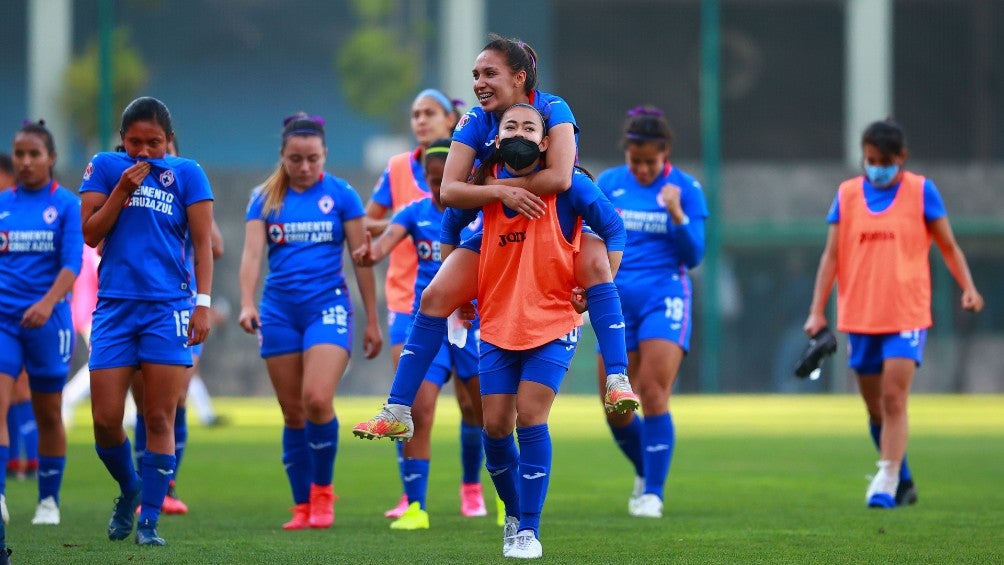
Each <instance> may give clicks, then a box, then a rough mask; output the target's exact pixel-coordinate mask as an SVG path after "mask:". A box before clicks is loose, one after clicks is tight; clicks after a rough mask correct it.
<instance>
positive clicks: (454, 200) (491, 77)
mask: <svg viewBox="0 0 1004 565" xmlns="http://www.w3.org/2000/svg"><path fill="white" fill-rule="evenodd" d="M473 76H474V93H475V94H476V95H477V97H478V102H479V103H480V107H478V108H473V109H472V110H471V111H470V112H468V113H467V114H465V115H464V116H463V117H462V118H461V119H460V122H459V123H458V124H457V128H456V130H455V131H454V134H453V144H452V145H451V147H450V156H449V158H448V159H447V162H446V170H445V172H444V174H443V175H444V176H443V195H442V196H443V203H444V204H446V205H447V206H455V207H459V208H477V207H480V206H482V205H484V204H487V203H489V202H493V201H497V200H499V199H501V201H502V203H503V204H505V205H506V206H508V207H509V208H510V209H512V210H516V211H517V212H519V213H521V214H523V215H525V216H527V218H530V219H534V218H537V217H540V216H542V215H543V213H544V211H545V210H544V208H543V201H542V200H541V197H539V196H537V195H536V194H534V192H531V190H533V191H538V192H540V193H541V194H544V195H547V194H557V193H559V192H562V191H564V190H567V189H568V187H569V186H570V183H571V178H572V175H573V173H572V171H573V166H574V164H575V161H576V153H577V148H576V131H577V126H576V125H575V118H574V117H573V116H572V112H571V110H570V109H569V108H568V105H567V104H566V103H565V101H564V100H562V99H561V98H559V97H557V96H554V95H552V94H547V93H545V92H541V91H539V90H536V89H535V86H536V82H537V54H536V52H535V51H534V50H533V48H532V47H530V46H529V45H527V44H525V43H523V42H522V41H519V40H515V39H507V38H502V37H499V36H496V35H492V36H491V41H490V42H489V43H488V44H487V45H485V47H484V49H483V50H482V51H481V53H480V54H479V55H478V57H477V59H476V60H475V63H474V69H473ZM516 103H525V104H530V105H532V106H534V107H536V108H537V109H538V110H539V111H540V112H541V113H542V114H543V115H544V118H545V123H546V124H547V128H548V135H549V137H550V139H551V149H550V150H549V151H548V156H547V161H546V167H545V168H543V169H541V170H540V171H537V172H535V173H533V174H531V175H529V176H528V177H526V178H525V179H524V178H520V179H503V180H495V179H493V182H492V183H489V184H487V185H485V186H475V185H472V184H469V183H468V182H467V178H468V176H469V173H470V171H471V168H472V166H473V165H474V163H475V160H480V161H484V160H485V159H487V157H488V155H489V154H490V153H491V148H492V147H493V145H494V141H493V140H494V138H495V136H496V134H497V133H498V128H499V119H500V115H501V113H502V112H503V111H504V110H505V109H506V108H508V107H510V106H511V105H513V104H516ZM523 187H526V188H523ZM527 188H529V189H530V190H528V189H527ZM444 243H447V244H451V245H455V244H456V243H457V242H456V241H444ZM609 259H610V258H609V257H608V250H607V247H605V246H604V243H603V242H602V241H600V240H599V239H598V238H595V237H593V236H586V237H584V238H583V244H582V249H581V252H580V254H579V255H578V256H577V258H576V260H575V275H576V280H577V281H578V283H579V286H581V287H584V288H586V291H585V292H586V294H587V295H588V298H589V308H590V318H591V320H592V325H593V329H594V331H596V334H597V341H598V342H599V344H600V349H601V351H602V354H603V358H604V360H605V363H606V371H607V375H608V379H607V382H606V387H605V390H606V394H605V401H604V404H605V406H606V408H607V410H610V411H618V412H623V411H629V410H635V409H637V408H638V405H639V403H638V397H637V395H635V394H634V392H632V391H631V387H630V384H629V382H628V379H627V376H626V371H627V353H626V351H625V349H624V319H623V316H622V314H621V305H620V298H619V296H618V295H617V289H616V287H614V285H613V282H612V281H613V277H612V273H613V272H616V267H617V263H616V262H614V263H610V262H609ZM477 262H478V256H477V254H476V253H473V252H470V251H469V250H465V249H463V248H461V249H458V250H457V252H456V253H451V254H450V255H449V257H448V258H447V260H446V261H444V262H443V266H442V268H441V269H440V271H439V273H437V274H436V277H435V278H433V280H432V282H431V283H430V284H429V286H428V287H427V288H426V290H425V292H424V293H423V294H422V302H421V305H420V308H419V313H418V314H417V315H416V316H415V322H414V327H415V329H416V331H412V332H411V334H409V337H408V342H407V343H406V345H405V347H404V351H407V352H408V354H407V355H404V356H403V357H402V358H401V361H400V365H399V366H398V370H397V371H396V372H395V375H394V383H393V385H392V386H391V391H390V396H389V398H388V400H387V404H386V405H385V406H384V409H383V410H381V411H380V413H379V414H377V416H375V417H374V418H372V419H371V420H369V421H366V422H362V423H360V424H357V425H356V426H355V427H354V428H353V433H354V434H356V435H357V436H358V437H363V438H370V439H373V438H381V437H389V438H394V439H408V438H410V437H411V435H412V426H413V424H412V417H411V408H410V407H411V403H412V402H413V400H414V398H415V394H416V393H417V391H418V387H419V385H420V384H421V381H422V375H424V374H425V371H426V370H427V369H428V367H429V364H430V363H431V362H432V358H433V357H434V356H435V354H436V352H437V351H439V346H440V343H441V342H442V339H443V336H444V335H446V317H447V316H449V315H450V313H452V312H453V311H454V310H456V309H457V308H458V307H459V306H461V305H463V304H465V303H466V302H469V301H470V300H471V299H473V298H474V296H475V294H476V288H477V273H478V271H477ZM611 266H613V269H611Z"/></svg>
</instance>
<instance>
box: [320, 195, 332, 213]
mask: <svg viewBox="0 0 1004 565" xmlns="http://www.w3.org/2000/svg"><path fill="white" fill-rule="evenodd" d="M317 207H318V208H320V209H321V212H323V213H325V214H327V213H328V212H330V211H331V209H332V208H334V207H335V201H334V199H332V198H331V196H329V195H327V194H325V195H324V196H322V197H321V198H320V199H319V200H318V201H317Z"/></svg>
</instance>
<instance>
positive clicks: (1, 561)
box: [0, 547, 14, 565]
mask: <svg viewBox="0 0 1004 565" xmlns="http://www.w3.org/2000/svg"><path fill="white" fill-rule="evenodd" d="M11 553H14V552H13V551H11V550H10V548H9V547H4V548H2V549H0V565H10V564H11V560H10V554H11Z"/></svg>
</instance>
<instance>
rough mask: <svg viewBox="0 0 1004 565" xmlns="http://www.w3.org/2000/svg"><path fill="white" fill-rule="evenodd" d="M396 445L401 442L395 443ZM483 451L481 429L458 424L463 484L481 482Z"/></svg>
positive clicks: (461, 423) (462, 423) (470, 425)
mask: <svg viewBox="0 0 1004 565" xmlns="http://www.w3.org/2000/svg"><path fill="white" fill-rule="evenodd" d="M396 443H398V445H400V444H401V442H396ZM483 453H484V449H482V446H481V428H480V427H479V426H475V425H472V424H467V423H464V422H463V421H461V422H460V463H461V467H463V479H462V481H463V482H464V483H465V484H471V483H480V482H481V461H482V459H483V457H482V454H483Z"/></svg>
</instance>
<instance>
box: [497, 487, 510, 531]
mask: <svg viewBox="0 0 1004 565" xmlns="http://www.w3.org/2000/svg"><path fill="white" fill-rule="evenodd" d="M495 510H496V518H495V523H496V524H497V525H499V526H504V525H505V518H506V516H505V502H502V497H501V496H499V495H498V493H495ZM513 533H515V532H513Z"/></svg>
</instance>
